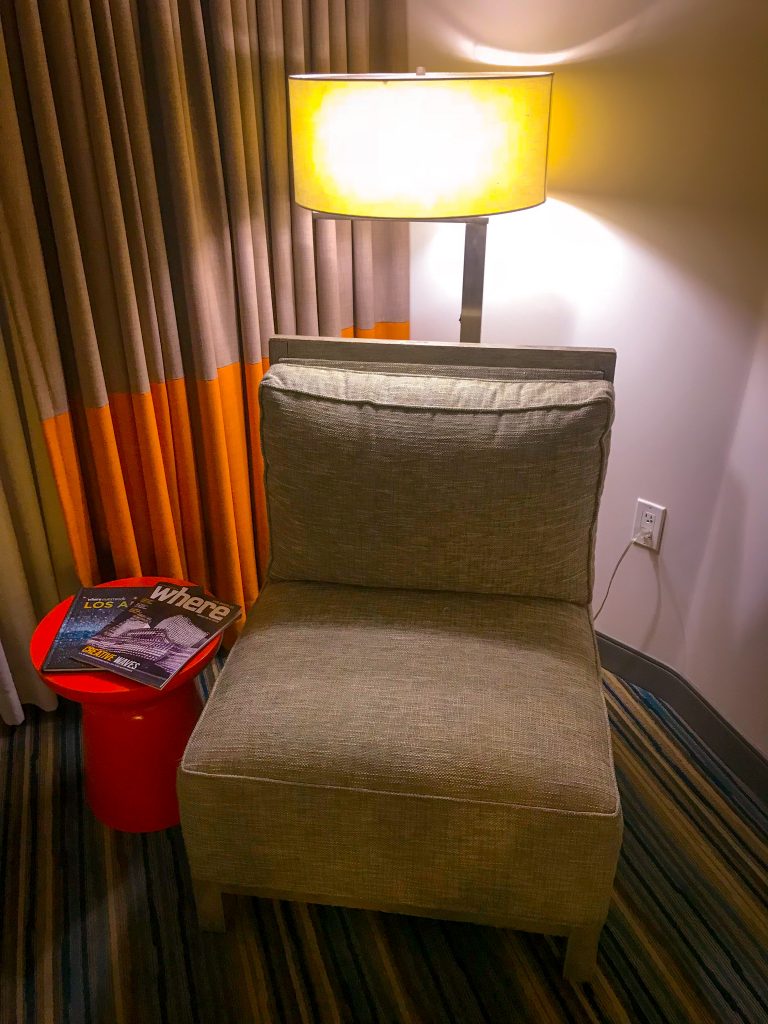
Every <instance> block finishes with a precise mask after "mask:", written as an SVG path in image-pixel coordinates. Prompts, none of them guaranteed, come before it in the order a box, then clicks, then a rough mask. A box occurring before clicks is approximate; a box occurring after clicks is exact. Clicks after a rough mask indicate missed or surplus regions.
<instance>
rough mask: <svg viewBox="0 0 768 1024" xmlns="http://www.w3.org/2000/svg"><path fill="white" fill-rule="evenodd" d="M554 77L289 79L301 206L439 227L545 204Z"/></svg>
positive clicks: (372, 76) (546, 75)
mask: <svg viewBox="0 0 768 1024" xmlns="http://www.w3.org/2000/svg"><path fill="white" fill-rule="evenodd" d="M551 81H552V78H551V75H549V74H544V73H531V74H522V75H518V74H503V73H499V74H495V73H492V74H475V75H441V74H433V75H386V76H385V75H345V76H342V75H337V76H334V75H325V76H323V75H296V76H291V77H290V78H289V95H290V106H291V136H292V148H293V171H294V190H295V197H296V202H297V203H298V204H299V205H300V206H304V207H307V208H308V209H311V210H317V211H318V212H321V213H329V214H336V215H339V216H348V217H364V218H370V219H373V218H398V219H403V220H424V219H438V220H443V219H446V218H451V217H471V216H483V215H489V214H495V213H505V212H508V211H511V210H521V209H525V208H527V207H530V206H536V205H538V204H539V203H542V202H543V201H544V199H545V198H546V158H547V140H548V132H549V106H550V93H551Z"/></svg>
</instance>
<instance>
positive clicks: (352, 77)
mask: <svg viewBox="0 0 768 1024" xmlns="http://www.w3.org/2000/svg"><path fill="white" fill-rule="evenodd" d="M553 76H554V72H553V71H473V72H464V71H427V72H425V73H424V74H423V75H418V74H415V73H414V72H394V71H392V72H382V71H371V72H367V73H365V74H349V75H347V74H330V73H329V74H313V75H288V78H289V79H293V80H296V81H300V82H452V81H473V80H475V79H481V80H486V81H488V80H493V79H507V78H552V77H553Z"/></svg>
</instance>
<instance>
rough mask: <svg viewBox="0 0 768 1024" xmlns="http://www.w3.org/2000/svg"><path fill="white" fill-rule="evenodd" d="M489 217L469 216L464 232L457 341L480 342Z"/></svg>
mask: <svg viewBox="0 0 768 1024" xmlns="http://www.w3.org/2000/svg"><path fill="white" fill-rule="evenodd" d="M487 230H488V218H487V217H477V218H475V219H473V220H468V221H467V225H466V233H465V235H464V284H463V287H462V293H461V332H460V334H459V341H463V342H474V343H475V344H479V342H480V330H481V326H482V319H483V280H484V278H485V236H486V233H487Z"/></svg>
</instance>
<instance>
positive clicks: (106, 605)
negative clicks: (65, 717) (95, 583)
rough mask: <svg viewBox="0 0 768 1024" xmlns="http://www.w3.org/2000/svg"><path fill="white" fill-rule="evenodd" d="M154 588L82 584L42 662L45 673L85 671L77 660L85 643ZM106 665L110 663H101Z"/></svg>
mask: <svg viewBox="0 0 768 1024" xmlns="http://www.w3.org/2000/svg"><path fill="white" fill-rule="evenodd" d="M151 591H152V588H151V587H83V588H82V589H81V590H79V591H78V592H77V593H76V594H75V596H74V598H73V600H72V604H71V605H70V606H69V610H68V611H67V614H66V615H65V616H64V621H63V622H62V624H61V625H60V626H59V631H58V633H57V634H56V637H55V639H54V641H53V643H52V644H51V646H50V649H49V650H48V654H47V655H46V656H45V661H44V662H43V672H83V671H85V669H84V668H83V663H82V662H81V661H77V660H76V656H77V655H78V654H79V653H80V650H81V649H82V646H83V644H84V643H85V642H86V641H87V640H90V638H91V637H92V636H93V635H94V633H98V632H99V630H101V629H103V628H104V626H106V625H107V623H108V622H111V621H112V619H114V618H115V616H117V615H119V614H120V613H121V612H124V611H126V610H127V609H128V608H130V606H131V605H132V604H133V602H134V601H135V600H136V599H137V598H139V597H144V596H145V595H147V594H149V593H151ZM102 667H103V668H106V667H107V666H106V665H104V666H102Z"/></svg>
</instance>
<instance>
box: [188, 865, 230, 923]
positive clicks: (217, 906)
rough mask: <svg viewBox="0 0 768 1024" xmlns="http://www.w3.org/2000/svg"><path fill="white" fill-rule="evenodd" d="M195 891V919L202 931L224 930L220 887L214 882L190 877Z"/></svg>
mask: <svg viewBox="0 0 768 1024" xmlns="http://www.w3.org/2000/svg"><path fill="white" fill-rule="evenodd" d="M192 889H193V891H194V893H195V906H196V907H197V921H198V924H199V925H200V927H201V929H202V930H203V931H204V932H225V931H226V930H227V922H226V920H225V918H224V901H223V900H222V893H221V889H219V887H218V886H217V885H216V884H215V883H214V882H204V881H201V880H200V879H198V878H193V879H192Z"/></svg>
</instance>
